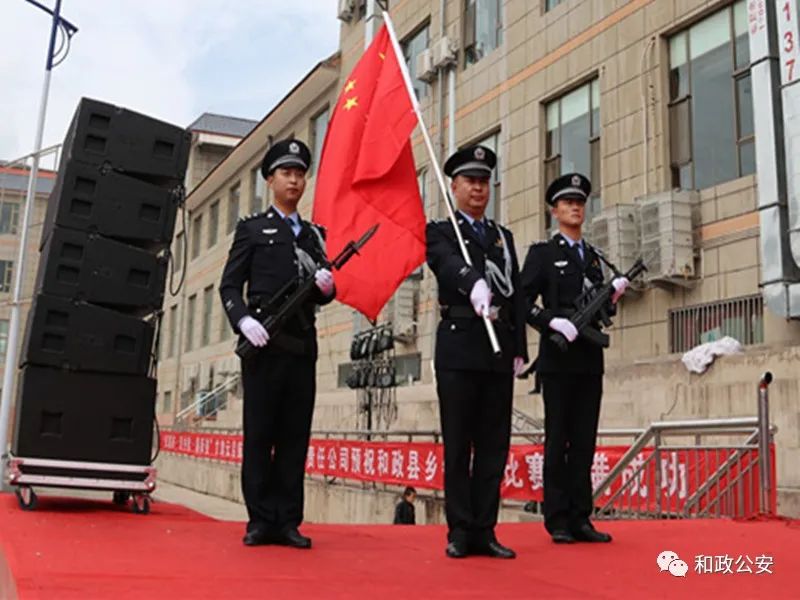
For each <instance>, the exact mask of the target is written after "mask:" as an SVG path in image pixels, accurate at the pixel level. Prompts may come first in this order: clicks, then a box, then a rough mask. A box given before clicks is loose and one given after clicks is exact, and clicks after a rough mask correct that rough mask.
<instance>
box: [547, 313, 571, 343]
mask: <svg viewBox="0 0 800 600" xmlns="http://www.w3.org/2000/svg"><path fill="white" fill-rule="evenodd" d="M549 325H550V329H552V330H553V331H557V332H558V333H560V334H561V335H563V336H564V337H565V338H567V341H568V342H574V341H575V338H576V337H578V330H577V329H576V328H575V324H574V323H573V322H572V321H570V320H569V319H562V318H561V317H554V318H553V319H550V324H549Z"/></svg>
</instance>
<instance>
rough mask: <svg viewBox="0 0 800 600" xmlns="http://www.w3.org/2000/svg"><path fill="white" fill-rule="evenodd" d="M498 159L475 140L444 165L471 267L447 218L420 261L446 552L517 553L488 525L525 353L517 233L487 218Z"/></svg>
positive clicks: (430, 232)
mask: <svg viewBox="0 0 800 600" xmlns="http://www.w3.org/2000/svg"><path fill="white" fill-rule="evenodd" d="M496 162H497V158H496V156H495V154H494V152H492V151H491V150H490V149H489V148H485V147H483V146H473V147H470V148H466V149H464V150H461V151H459V152H456V153H455V154H453V155H452V156H451V157H450V158H449V159H448V160H447V162H446V163H445V166H444V171H445V173H446V174H447V175H449V176H450V177H451V178H452V183H451V189H452V192H453V197H454V198H455V202H456V205H457V208H458V212H457V213H456V218H457V222H458V226H459V229H460V231H461V235H462V236H463V238H464V243H465V244H466V248H467V251H468V252H469V255H470V257H471V260H472V265H473V266H469V265H467V263H466V261H465V260H464V258H463V256H462V254H461V252H460V250H459V246H458V242H457V239H456V235H455V231H454V229H453V225H452V223H451V221H449V220H444V221H438V222H431V223H429V224H428V226H427V233H426V235H427V260H428V265H429V266H430V268H431V270H432V271H433V273H434V274H435V275H436V281H437V283H438V287H439V304H440V307H439V308H440V312H441V317H442V319H441V322H440V323H439V327H438V330H437V333H436V355H435V359H434V365H435V368H436V391H437V394H438V396H439V411H440V417H441V425H442V436H443V438H444V460H445V472H444V473H445V474H444V479H445V481H444V487H445V510H446V513H447V525H448V530H449V531H448V535H447V539H448V544H447V548H446V554H447V556H449V557H451V558H462V557H465V556H467V555H468V554H484V555H488V556H493V557H497V558H514V557H515V553H514V551H513V550H511V549H510V548H506V547H505V546H503V545H502V544H500V543H499V542H498V541H497V538H496V537H495V533H494V527H495V525H496V523H497V510H498V507H499V504H500V483H501V479H502V477H503V472H504V469H505V464H506V460H507V457H508V448H509V437H510V432H511V402H512V397H513V391H514V375H515V374H519V372H520V371H521V370H522V369H523V366H524V363H525V361H526V360H527V347H526V340H525V303H524V297H523V296H522V294H521V288H520V282H519V266H518V263H517V256H516V251H515V249H514V237H513V236H512V235H511V232H510V231H509V230H508V229H506V228H505V227H501V226H500V225H498V224H497V223H495V222H494V221H492V220H490V219H487V218H486V216H485V214H484V213H485V211H486V205H487V203H488V202H489V178H490V176H491V174H492V169H494V167H495V164H496ZM483 315H488V316H490V318H492V319H493V324H494V328H495V330H496V332H497V338H498V341H499V343H500V347H501V349H502V355H501V356H499V357H495V356H494V355H493V352H492V348H491V345H490V342H489V338H488V336H487V332H486V328H485V326H484V323H483V319H482V316H483Z"/></svg>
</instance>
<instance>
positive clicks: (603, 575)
mask: <svg viewBox="0 0 800 600" xmlns="http://www.w3.org/2000/svg"><path fill="white" fill-rule="evenodd" d="M601 526H602V528H603V529H605V530H607V531H609V532H611V533H612V534H613V535H614V538H615V541H614V542H613V543H612V544H605V545H589V544H575V545H570V546H555V545H553V544H552V543H551V542H550V540H549V537H547V535H546V534H545V532H544V530H543V528H542V526H541V524H540V523H519V524H504V525H500V526H499V527H498V534H499V537H500V539H501V541H502V542H503V543H505V544H507V545H509V546H511V547H513V548H514V549H515V550H516V551H517V553H518V554H519V556H518V558H517V559H516V560H510V561H502V560H495V559H489V558H483V557H476V558H468V559H464V560H452V559H448V558H446V557H445V555H444V545H445V544H444V537H445V529H444V527H441V526H416V527H410V526H392V525H316V524H306V525H304V526H303V528H302V531H303V532H304V533H305V534H307V535H310V536H311V537H312V538H313V540H314V548H313V549H312V550H310V551H301V550H294V549H290V548H282V547H275V546H263V547H257V548H248V547H245V546H243V545H242V543H241V537H242V533H243V524H241V523H233V522H229V521H217V520H214V519H211V518H209V517H206V516H203V515H200V514H199V513H195V512H193V511H191V510H188V509H186V508H183V507H181V506H177V505H173V504H165V503H160V502H155V503H154V504H153V506H152V512H151V513H150V514H149V515H146V516H145V515H136V514H133V513H131V512H130V511H129V510H126V509H124V508H120V507H116V506H114V505H112V504H111V502H110V501H96V500H89V499H74V498H58V497H41V498H40V504H39V507H38V509H37V510H36V511H33V512H25V511H22V510H20V509H19V508H18V506H17V502H16V500H15V498H14V497H13V495H10V494H3V495H1V496H0V552H1V553H2V556H1V557H0V598H3V600H14V599H15V598H20V599H22V600H39V599H51V598H53V599H59V600H65V599H78V598H80V599H81V600H87V599H94V598H110V599H114V600H124V599H127V598H136V599H142V598H148V599H160V598H164V599H167V598H169V599H190V598H214V599H220V598H231V599H237V600H238V599H249V598H269V599H270V600H274V599H281V598H334V599H337V598H374V599H378V600H389V599H393V598H402V599H404V600H412V599H416V598H420V599H422V598H425V599H427V598H480V599H481V600H484V599H486V598H504V599H506V598H609V599H611V598H614V599H618V598H626V599H631V598H648V599H649V598H668V599H670V600H672V599H677V598H725V599H732V598H769V599H770V600H774V599H776V598H798V597H800V523H798V522H796V521H783V520H759V521H746V522H738V521H730V520H702V521H624V522H623V521H619V522H610V523H603V524H602V525H601ZM665 550H669V551H673V552H675V553H676V554H677V555H678V556H679V557H680V558H681V559H683V560H684V561H685V562H686V563H687V565H688V572H687V573H686V576H685V577H676V576H674V575H672V574H670V572H669V571H664V572H661V571H660V570H659V566H658V564H657V557H658V555H659V554H660V553H661V552H663V551H665ZM698 556H701V557H702V556H710V557H717V556H719V557H727V558H728V559H729V560H730V569H731V570H732V571H733V572H732V573H722V572H718V573H702V574H701V573H697V572H696V570H695V564H696V562H697V558H696V557H698ZM759 557H761V559H760V560H759ZM765 557H766V558H765ZM767 558H768V559H770V560H769V561H767V560H766V559H767ZM748 559H749V560H750V561H752V564H750V563H748ZM708 562H709V561H708V559H705V563H706V565H708ZM710 562H711V564H710V567H711V570H715V569H716V568H718V569H719V570H724V569H725V566H726V563H727V561H726V560H724V559H716V558H712V559H711V561H710ZM3 563H5V564H3ZM717 563H719V564H717ZM765 566H766V567H767V570H768V571H772V573H771V574H770V573H768V572H764V573H761V574H756V571H757V570H758V569H759V568H764V567H765ZM745 568H749V569H750V570H751V571H752V573H747V572H738V573H737V570H743V569H745Z"/></svg>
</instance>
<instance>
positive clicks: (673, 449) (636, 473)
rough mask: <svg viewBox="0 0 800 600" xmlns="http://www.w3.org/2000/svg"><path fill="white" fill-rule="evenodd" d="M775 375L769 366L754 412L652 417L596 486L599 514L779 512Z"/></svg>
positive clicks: (659, 515)
mask: <svg viewBox="0 0 800 600" xmlns="http://www.w3.org/2000/svg"><path fill="white" fill-rule="evenodd" d="M771 381H772V374H771V373H765V374H764V375H763V376H762V378H761V380H760V382H759V386H758V415H757V416H755V417H736V418H728V419H700V420H687V421H663V422H656V423H653V424H651V425H650V427H648V428H647V429H646V430H644V431H643V432H642V433H641V434H640V435H639V436H638V437H637V438H636V440H635V441H634V443H633V445H631V447H630V448H629V449H628V451H627V452H626V453H625V454H624V455H623V457H622V458H621V459H620V460H619V461H618V462H617V463H616V464H615V465H614V467H613V468H612V469H611V470H610V472H609V473H608V475H607V476H606V477H605V478H604V479H603V480H602V482H601V483H600V484H599V485H598V486H597V487H596V488H595V490H594V502H595V506H597V507H598V508H597V511H596V516H597V517H598V518H691V517H743V516H747V515H752V514H754V513H761V514H773V513H774V512H775V501H774V483H773V481H772V469H773V464H772V449H771V444H772V436H773V434H774V432H775V431H776V429H775V428H774V427H771V426H770V425H769V396H768V388H769V384H770V383H771ZM687 440H688V441H687Z"/></svg>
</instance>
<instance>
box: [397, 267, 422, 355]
mask: <svg viewBox="0 0 800 600" xmlns="http://www.w3.org/2000/svg"><path fill="white" fill-rule="evenodd" d="M418 298H419V281H418V280H415V279H406V280H405V281H404V282H403V283H402V284H401V285H400V287H399V288H397V291H396V292H395V294H394V298H393V299H392V313H391V315H390V318H391V321H392V330H393V332H394V337H395V339H397V340H399V341H401V342H403V343H406V344H410V343H412V342H413V341H414V339H416V336H417V322H416V319H415V316H416V314H417V301H418Z"/></svg>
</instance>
